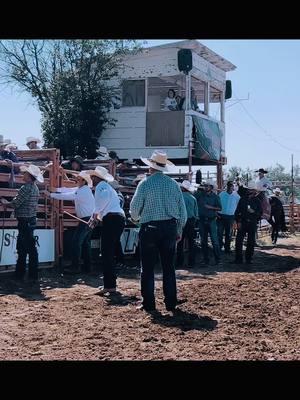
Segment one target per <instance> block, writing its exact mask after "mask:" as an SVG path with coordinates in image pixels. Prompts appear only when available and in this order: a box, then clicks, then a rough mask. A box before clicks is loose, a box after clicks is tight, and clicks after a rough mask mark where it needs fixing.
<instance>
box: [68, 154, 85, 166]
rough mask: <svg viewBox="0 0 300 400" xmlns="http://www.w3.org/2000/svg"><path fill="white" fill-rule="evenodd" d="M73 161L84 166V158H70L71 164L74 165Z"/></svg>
mask: <svg viewBox="0 0 300 400" xmlns="http://www.w3.org/2000/svg"><path fill="white" fill-rule="evenodd" d="M73 161H76V162H77V163H78V164H80V165H83V158H82V157H81V156H79V155H76V156H74V157H72V158H70V162H71V163H72V162H73Z"/></svg>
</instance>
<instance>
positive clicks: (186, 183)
mask: <svg viewBox="0 0 300 400" xmlns="http://www.w3.org/2000/svg"><path fill="white" fill-rule="evenodd" d="M180 186H181V187H182V188H184V189H185V190H188V191H189V192H194V191H195V187H194V185H193V184H192V183H191V182H190V181H187V180H184V181H183V182H181V183H180Z"/></svg>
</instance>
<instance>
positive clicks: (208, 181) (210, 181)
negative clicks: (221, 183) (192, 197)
mask: <svg viewBox="0 0 300 400" xmlns="http://www.w3.org/2000/svg"><path fill="white" fill-rule="evenodd" d="M202 184H203V186H211V187H212V188H213V189H215V188H216V183H215V182H214V181H213V180H212V179H207V180H206V181H205V182H203V183H202Z"/></svg>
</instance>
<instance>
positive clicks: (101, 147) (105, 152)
mask: <svg viewBox="0 0 300 400" xmlns="http://www.w3.org/2000/svg"><path fill="white" fill-rule="evenodd" d="M96 152H97V153H98V154H102V155H104V156H108V151H107V148H106V147H104V146H100V147H99V149H97V150H96Z"/></svg>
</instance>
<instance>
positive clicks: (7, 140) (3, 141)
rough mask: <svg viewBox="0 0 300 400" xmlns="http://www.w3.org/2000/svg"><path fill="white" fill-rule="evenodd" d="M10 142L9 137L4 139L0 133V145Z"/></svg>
mask: <svg viewBox="0 0 300 400" xmlns="http://www.w3.org/2000/svg"><path fill="white" fill-rule="evenodd" d="M10 143H11V140H10V139H4V137H3V135H0V146H4V145H7V144H10Z"/></svg>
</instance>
